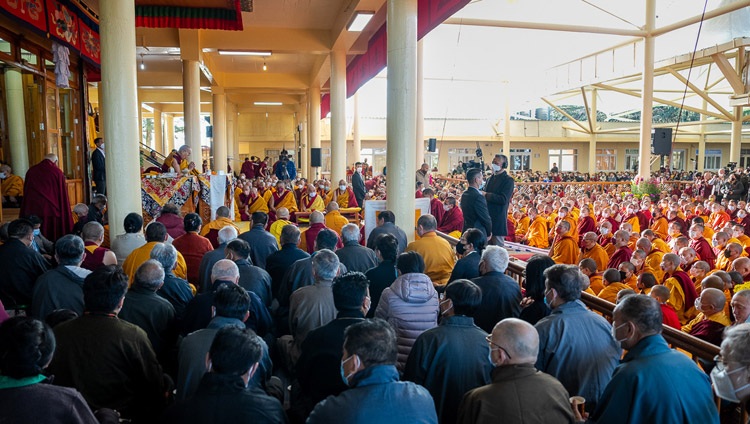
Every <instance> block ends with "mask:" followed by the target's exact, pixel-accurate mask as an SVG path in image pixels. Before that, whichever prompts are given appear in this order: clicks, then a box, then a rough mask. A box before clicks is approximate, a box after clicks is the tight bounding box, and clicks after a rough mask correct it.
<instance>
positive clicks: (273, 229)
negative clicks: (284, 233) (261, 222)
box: [268, 208, 296, 248]
mask: <svg viewBox="0 0 750 424" xmlns="http://www.w3.org/2000/svg"><path fill="white" fill-rule="evenodd" d="M289 219H290V217H289V209H287V208H279V209H277V210H276V220H275V221H273V224H271V226H270V227H269V228H268V232H270V233H271V235H273V236H274V237H276V242H277V243H278V246H279V248H281V230H282V229H283V228H284V227H286V226H287V225H294V226H296V224H295V223H293V222H292V221H290V220H289Z"/></svg>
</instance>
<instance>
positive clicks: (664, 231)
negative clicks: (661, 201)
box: [641, 208, 669, 253]
mask: <svg viewBox="0 0 750 424" xmlns="http://www.w3.org/2000/svg"><path fill="white" fill-rule="evenodd" d="M648 229H649V230H651V231H653V232H654V234H656V235H657V236H659V237H660V238H661V239H662V240H664V239H666V238H667V237H669V222H668V221H667V218H665V217H664V214H663V213H662V211H661V209H659V208H654V212H653V217H652V218H651V222H650V225H649V227H648ZM644 231H645V230H644ZM641 235H643V234H641ZM664 253H668V252H664Z"/></svg>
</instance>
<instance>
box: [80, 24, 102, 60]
mask: <svg viewBox="0 0 750 424" xmlns="http://www.w3.org/2000/svg"><path fill="white" fill-rule="evenodd" d="M78 22H79V24H80V27H81V30H80V34H81V56H83V57H85V58H88V59H89V60H91V61H92V62H94V63H96V64H97V65H101V63H102V62H101V56H100V55H101V47H100V45H99V33H98V32H97V31H94V30H93V29H91V28H90V27H89V26H88V25H86V22H84V20H83V19H81V20H79V21H78Z"/></svg>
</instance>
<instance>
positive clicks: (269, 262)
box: [266, 225, 310, 298]
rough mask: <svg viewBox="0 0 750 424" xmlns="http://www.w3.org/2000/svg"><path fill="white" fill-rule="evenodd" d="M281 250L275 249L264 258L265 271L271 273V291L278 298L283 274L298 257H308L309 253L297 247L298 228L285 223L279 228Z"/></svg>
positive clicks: (298, 238) (298, 239)
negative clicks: (284, 225)
mask: <svg viewBox="0 0 750 424" xmlns="http://www.w3.org/2000/svg"><path fill="white" fill-rule="evenodd" d="M280 240H281V250H279V251H276V252H274V253H272V254H271V255H269V256H268V258H267V259H266V271H268V273H269V274H270V275H271V293H272V294H273V297H274V298H278V295H279V287H280V286H281V282H282V280H283V279H284V274H286V272H287V271H288V270H289V268H290V267H291V266H292V264H293V263H295V262H297V261H298V260H300V259H305V258H309V257H310V255H309V254H308V253H307V252H305V251H304V250H302V249H300V248H299V247H297V246H298V245H299V241H300V232H299V228H297V227H296V226H294V225H287V226H286V227H284V228H283V229H282V230H281V238H280Z"/></svg>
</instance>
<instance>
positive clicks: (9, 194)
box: [0, 165, 23, 206]
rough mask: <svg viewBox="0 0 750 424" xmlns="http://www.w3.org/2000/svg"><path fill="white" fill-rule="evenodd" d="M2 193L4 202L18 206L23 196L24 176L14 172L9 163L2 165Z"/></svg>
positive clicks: (0, 171)
mask: <svg viewBox="0 0 750 424" xmlns="http://www.w3.org/2000/svg"><path fill="white" fill-rule="evenodd" d="M0 180H2V182H0V195H2V196H3V203H5V202H8V203H9V204H10V205H13V206H17V205H18V204H19V203H20V202H21V198H22V197H23V178H21V177H19V176H18V175H15V174H13V170H12V169H11V168H10V166H9V165H0Z"/></svg>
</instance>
